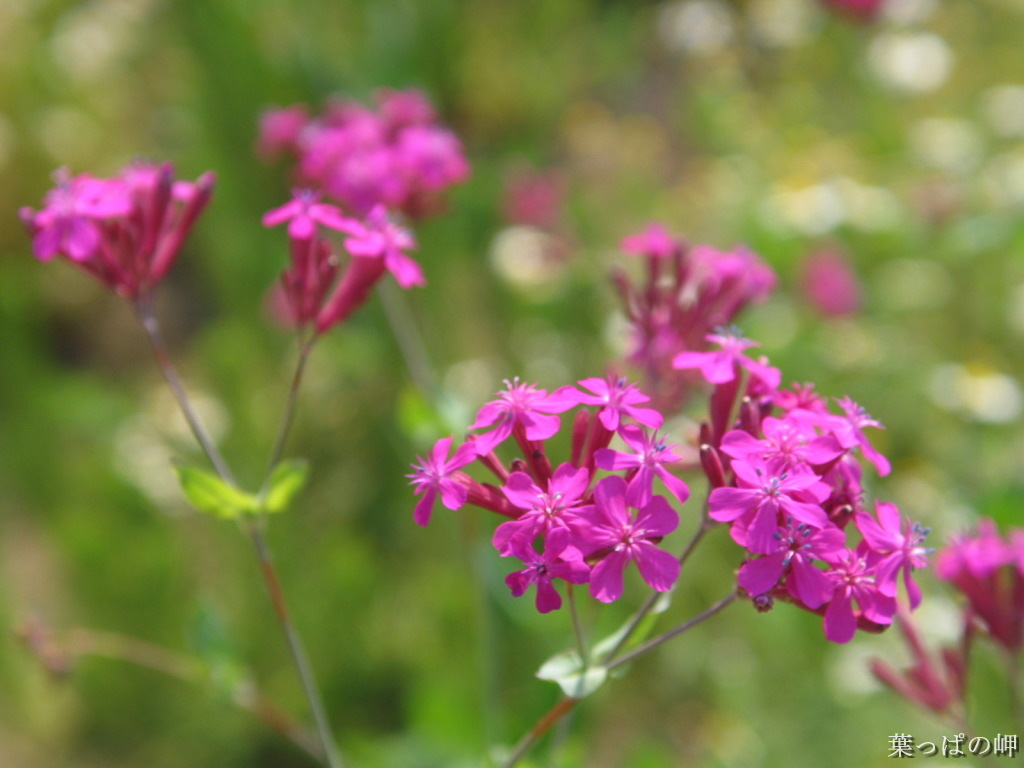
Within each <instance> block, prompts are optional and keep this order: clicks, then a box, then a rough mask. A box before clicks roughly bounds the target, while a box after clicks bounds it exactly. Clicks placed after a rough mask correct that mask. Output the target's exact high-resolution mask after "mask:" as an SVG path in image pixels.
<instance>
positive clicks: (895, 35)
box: [868, 31, 953, 93]
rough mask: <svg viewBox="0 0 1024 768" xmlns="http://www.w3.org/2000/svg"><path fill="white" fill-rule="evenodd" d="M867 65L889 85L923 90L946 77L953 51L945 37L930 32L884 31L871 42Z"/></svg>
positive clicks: (915, 91) (919, 91)
mask: <svg viewBox="0 0 1024 768" xmlns="http://www.w3.org/2000/svg"><path fill="white" fill-rule="evenodd" d="M868 64H869V65H870V67H871V69H872V70H873V71H874V73H875V75H876V76H877V77H879V78H880V79H881V80H882V81H883V82H884V83H886V84H887V85H889V86H891V87H892V88H895V89H897V90H901V91H907V92H909V93H926V92H928V91H934V90H935V89H937V88H939V87H940V86H942V85H943V84H944V83H945V82H946V80H947V79H948V78H949V75H950V72H952V69H953V53H952V51H951V50H950V48H949V45H948V44H947V43H946V41H945V40H943V39H942V38H941V37H939V36H938V35H936V34H933V33H931V32H909V31H899V32H886V33H883V34H881V35H879V36H878V37H876V38H875V40H874V41H873V42H872V43H871V47H870V48H869V49H868Z"/></svg>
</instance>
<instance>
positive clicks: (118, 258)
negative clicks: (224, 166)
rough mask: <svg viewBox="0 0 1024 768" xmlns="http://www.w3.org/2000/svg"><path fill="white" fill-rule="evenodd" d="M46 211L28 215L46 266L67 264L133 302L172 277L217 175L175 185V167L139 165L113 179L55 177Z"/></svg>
mask: <svg viewBox="0 0 1024 768" xmlns="http://www.w3.org/2000/svg"><path fill="white" fill-rule="evenodd" d="M55 181H56V186H55V187H54V188H53V189H51V190H50V191H49V192H48V193H47V194H46V199H45V205H44V207H43V208H42V209H41V210H39V211H35V210H33V209H31V208H22V209H21V211H20V215H21V219H22V221H23V222H24V223H25V226H26V227H27V228H28V230H29V233H30V234H31V235H32V249H33V251H34V252H35V255H36V257H37V258H38V259H39V260H40V261H50V260H51V259H53V258H54V257H55V256H62V257H64V258H66V259H68V260H70V261H71V262H72V263H74V264H75V265H77V266H78V267H80V268H81V269H83V270H85V271H86V272H88V273H89V274H91V275H93V276H94V277H95V278H96V279H98V280H99V281H100V282H102V283H104V284H105V285H106V286H108V287H109V288H111V289H112V290H114V291H116V292H117V293H119V294H120V295H122V296H125V297H126V298H129V299H135V298H137V297H139V296H141V295H144V294H146V293H148V292H149V291H150V290H151V289H152V288H153V286H155V285H156V283H157V282H159V281H160V279H161V278H162V277H163V276H164V275H165V274H167V270H169V269H170V268H171V265H172V264H173V263H174V259H175V257H176V256H177V255H178V252H179V251H180V250H181V246H182V243H183V242H184V240H185V237H186V236H187V235H188V233H189V231H191V229H192V225H193V224H194V223H195V221H196V218H198V216H199V214H200V213H202V211H203V209H204V208H205V207H206V204H207V203H208V202H209V200H210V194H211V192H212V189H213V182H214V178H213V174H212V173H205V174H203V175H202V176H201V177H199V179H198V180H197V181H195V182H188V181H177V180H175V178H174V169H173V168H172V167H171V165H170V164H169V163H163V164H161V165H155V164H151V163H141V162H140V163H134V164H132V165H129V166H128V167H126V168H125V169H123V170H122V171H121V173H120V174H119V175H118V176H116V177H114V178H112V179H100V178H96V177H94V176H90V175H88V174H80V175H78V176H72V175H70V174H69V173H68V172H67V171H66V170H65V169H61V170H59V171H57V173H56V174H55Z"/></svg>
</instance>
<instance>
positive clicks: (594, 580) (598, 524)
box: [578, 475, 679, 603]
mask: <svg viewBox="0 0 1024 768" xmlns="http://www.w3.org/2000/svg"><path fill="white" fill-rule="evenodd" d="M584 514H585V516H586V522H587V523H589V524H588V525H584V526H581V528H580V530H579V533H578V536H579V539H580V541H581V546H582V547H583V548H584V551H585V552H586V553H587V554H594V553H596V552H599V551H602V550H610V551H609V552H608V554H606V555H605V556H604V558H602V559H601V561H600V562H599V563H598V564H597V565H595V566H594V569H593V570H592V571H591V574H590V594H591V595H593V596H594V597H595V598H596V599H597V600H600V601H601V602H603V603H611V602H614V601H615V600H618V599H619V597H621V596H622V578H623V573H624V571H625V569H626V566H627V565H628V564H629V563H630V561H632V562H635V563H636V566H637V568H638V569H639V570H640V575H641V576H642V577H643V579H644V581H646V582H647V584H648V586H650V587H651V589H653V590H655V591H657V592H667V591H668V590H670V589H671V588H672V586H673V585H674V584H675V583H676V579H678V578H679V561H678V560H677V559H676V558H675V557H673V556H672V555H671V554H670V553H668V552H665V551H664V550H662V549H659V548H658V547H657V545H656V544H655V543H654V541H652V539H661V538H662V537H663V536H667V535H668V534H670V533H672V531H674V530H675V529H676V527H677V526H678V525H679V516H678V515H677V514H676V513H675V511H674V510H673V509H672V507H670V506H669V505H668V502H667V501H665V499H663V498H662V497H660V496H655V497H654V498H653V499H651V502H650V503H649V504H648V505H647V506H645V507H644V508H643V509H641V510H640V511H639V512H638V513H637V515H636V518H635V519H634V518H632V517H631V516H630V513H629V510H628V509H627V504H626V481H625V480H623V479H622V478H621V477H618V476H617V475H616V476H612V477H606V478H605V479H604V480H602V481H601V482H600V483H598V484H597V487H596V488H595V489H594V505H593V506H591V507H586V508H584V510H583V511H581V515H584Z"/></svg>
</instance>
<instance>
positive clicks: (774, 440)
mask: <svg viewBox="0 0 1024 768" xmlns="http://www.w3.org/2000/svg"><path fill="white" fill-rule="evenodd" d="M761 430H762V432H763V433H764V438H763V439H761V440H758V439H757V438H755V437H753V436H752V435H751V434H750V433H749V432H745V431H743V430H739V429H736V430H732V431H731V432H728V433H726V435H725V436H724V437H723V438H722V451H723V452H724V453H727V454H729V455H730V456H732V457H733V458H734V459H750V458H751V457H753V458H758V459H764V460H765V461H769V460H771V459H778V460H780V461H781V462H782V463H783V464H784V465H785V466H787V467H791V466H796V465H797V464H810V465H812V466H822V465H825V464H829V463H830V462H832V461H835V460H836V459H837V458H839V457H840V456H841V455H842V454H843V447H842V446H841V445H840V444H839V441H837V440H836V438H835V437H833V436H832V435H820V436H819V435H817V434H816V433H815V432H814V431H813V430H812V429H811V428H810V427H809V425H807V424H806V423H802V422H801V420H799V419H796V418H786V419H776V418H774V417H772V416H768V417H766V418H765V419H763V420H762V421H761Z"/></svg>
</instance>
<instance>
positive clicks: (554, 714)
mask: <svg viewBox="0 0 1024 768" xmlns="http://www.w3.org/2000/svg"><path fill="white" fill-rule="evenodd" d="M580 701H581V699H574V698H573V697H572V696H566V697H564V698H562V699H561V700H559V702H558V703H557V704H555V706H553V707H552V708H551V709H550V710H548V712H547V713H546V714H545V715H544V716H543V717H542V718H541V719H540V720H538V721H537V723H536V724H535V725H534V726H533V728H531V729H530V730H529V731H527V732H526V733H525V734H524V735H523V738H521V739H520V740H519V743H517V744H516V745H515V747H513V749H512V754H511V755H509V757H508V759H507V760H506V761H505V762H504V763H502V764H501V768H512V766H514V765H516V763H518V762H519V761H520V760H521V759H522V758H523V757H524V756H525V755H526V753H527V752H529V751H530V750H531V749H532V748H533V745H534V744H536V743H537V742H538V741H539V740H540V738H541V736H543V735H544V734H545V733H547V732H548V731H549V730H550V729H551V727H552V726H553V725H555V723H557V722H558V721H559V720H561V719H562V718H563V717H565V716H566V715H567V714H569V712H571V711H572V708H573V707H575V706H576V705H577V704H578V703H579V702H580Z"/></svg>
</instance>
